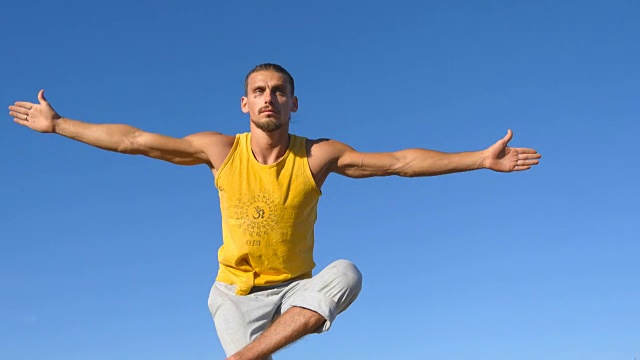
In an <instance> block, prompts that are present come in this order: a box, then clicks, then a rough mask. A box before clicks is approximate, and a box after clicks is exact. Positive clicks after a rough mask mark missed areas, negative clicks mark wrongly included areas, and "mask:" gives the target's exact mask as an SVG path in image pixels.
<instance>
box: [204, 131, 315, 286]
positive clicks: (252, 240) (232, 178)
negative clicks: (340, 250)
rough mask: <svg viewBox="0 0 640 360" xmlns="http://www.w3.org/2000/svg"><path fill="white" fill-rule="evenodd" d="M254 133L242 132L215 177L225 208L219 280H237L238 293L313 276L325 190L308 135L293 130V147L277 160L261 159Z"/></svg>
mask: <svg viewBox="0 0 640 360" xmlns="http://www.w3.org/2000/svg"><path fill="white" fill-rule="evenodd" d="M250 139H251V134H250V133H245V134H239V135H236V138H235V141H234V143H233V147H232V148H231V152H230V153H229V155H228V156H227V158H226V159H225V161H224V163H223V164H222V166H220V169H219V170H218V172H217V174H216V179H215V184H216V187H217V188H218V193H219V195H220V211H221V214H222V246H221V247H220V250H218V261H219V263H220V270H219V271H218V277H217V278H216V280H218V281H220V282H224V283H227V284H234V285H236V288H237V290H236V293H237V294H238V295H246V294H248V293H249V291H250V290H251V288H252V287H253V286H264V285H273V284H278V283H281V282H284V281H288V280H291V279H299V278H309V277H311V270H313V268H314V267H315V263H314V262H313V226H314V224H315V222H316V218H317V208H318V199H319V198H320V195H321V193H320V190H319V189H318V187H317V186H316V183H315V181H314V180H313V176H312V174H311V170H310V169H309V162H308V160H307V151H306V147H305V143H306V138H303V137H299V136H296V135H289V148H288V150H287V152H286V153H285V155H284V156H283V157H282V159H280V160H278V161H277V162H276V163H275V164H271V165H262V164H260V163H259V162H258V161H257V160H256V159H255V157H254V156H253V152H252V151H251V142H250Z"/></svg>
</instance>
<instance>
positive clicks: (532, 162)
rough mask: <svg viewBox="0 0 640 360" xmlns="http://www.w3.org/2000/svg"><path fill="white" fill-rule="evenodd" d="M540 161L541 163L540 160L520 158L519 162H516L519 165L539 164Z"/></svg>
mask: <svg viewBox="0 0 640 360" xmlns="http://www.w3.org/2000/svg"><path fill="white" fill-rule="evenodd" d="M538 163H540V162H539V161H538V160H518V162H517V163H516V165H517V166H521V165H522V166H531V165H538Z"/></svg>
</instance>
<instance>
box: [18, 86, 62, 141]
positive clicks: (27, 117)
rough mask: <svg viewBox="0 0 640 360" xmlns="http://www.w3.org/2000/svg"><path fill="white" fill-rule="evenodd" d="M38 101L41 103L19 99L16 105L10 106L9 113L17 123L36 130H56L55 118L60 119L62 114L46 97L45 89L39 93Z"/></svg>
mask: <svg viewBox="0 0 640 360" xmlns="http://www.w3.org/2000/svg"><path fill="white" fill-rule="evenodd" d="M38 101H39V102H40V103H39V104H34V103H30V102H26V101H18V102H16V103H15V105H12V106H9V115H11V116H13V121H15V122H16V123H18V124H20V125H22V126H26V127H28V128H30V129H33V130H35V131H39V132H42V133H49V132H54V131H55V120H58V119H60V115H58V113H57V112H56V111H55V110H53V107H51V105H50V104H49V102H48V101H47V99H45V97H44V90H40V92H39V93H38Z"/></svg>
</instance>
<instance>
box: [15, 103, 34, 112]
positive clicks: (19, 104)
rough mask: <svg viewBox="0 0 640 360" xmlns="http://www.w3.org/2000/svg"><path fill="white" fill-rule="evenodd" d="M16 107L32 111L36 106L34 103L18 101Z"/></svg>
mask: <svg viewBox="0 0 640 360" xmlns="http://www.w3.org/2000/svg"><path fill="white" fill-rule="evenodd" d="M14 105H15V106H17V107H21V108H25V109H29V110H31V109H32V108H33V106H34V105H35V104H34V103H30V102H26V101H16V103H15V104H14Z"/></svg>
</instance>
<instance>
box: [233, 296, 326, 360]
mask: <svg viewBox="0 0 640 360" xmlns="http://www.w3.org/2000/svg"><path fill="white" fill-rule="evenodd" d="M324 322H325V318H324V317H323V316H322V315H320V314H318V313H317V312H315V311H311V310H308V309H305V308H301V307H296V306H294V307H292V308H290V309H289V310H287V311H285V313H284V314H282V315H281V316H280V317H279V318H278V319H277V320H276V321H275V322H274V323H273V324H271V326H269V327H268V328H267V330H265V331H264V332H263V333H262V334H261V335H260V336H258V337H257V338H256V339H255V340H254V341H252V342H251V343H250V344H249V345H247V346H245V347H244V348H243V349H242V350H240V351H238V352H237V353H235V354H233V355H232V356H231V357H229V358H228V359H227V360H259V359H262V358H265V357H267V356H269V355H271V354H273V353H274V352H276V351H278V350H280V349H282V348H283V347H285V346H287V345H289V344H291V343H293V342H294V341H296V340H298V339H300V338H301V337H303V336H305V335H307V334H310V333H311V332H313V331H315V330H316V329H318V328H319V327H320V326H322V324H324Z"/></svg>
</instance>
